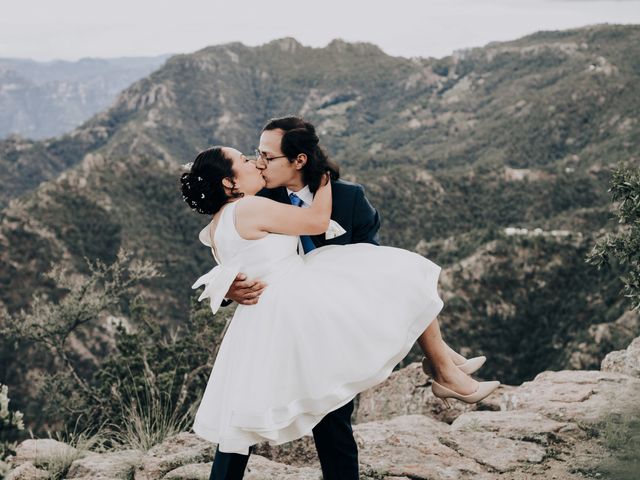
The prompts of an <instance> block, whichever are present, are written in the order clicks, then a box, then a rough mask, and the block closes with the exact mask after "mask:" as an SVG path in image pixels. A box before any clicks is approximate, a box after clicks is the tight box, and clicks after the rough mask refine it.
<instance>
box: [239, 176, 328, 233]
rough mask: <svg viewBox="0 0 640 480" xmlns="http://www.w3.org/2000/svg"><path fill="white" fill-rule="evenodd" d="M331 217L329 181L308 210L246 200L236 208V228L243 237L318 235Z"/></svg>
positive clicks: (261, 198)
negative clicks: (267, 233)
mask: <svg viewBox="0 0 640 480" xmlns="http://www.w3.org/2000/svg"><path fill="white" fill-rule="evenodd" d="M330 218H331V182H330V181H328V182H327V183H326V184H325V185H321V186H320V187H319V188H318V190H317V191H316V193H315V195H314V197H313V202H311V206H310V207H309V208H300V207H296V206H293V205H287V204H284V203H280V202H276V201H274V200H270V199H268V198H263V197H256V196H251V197H246V198H244V199H243V200H242V201H241V202H240V203H238V206H237V207H236V229H237V230H238V232H239V233H240V234H241V236H243V237H244V238H252V237H253V238H255V237H256V236H262V235H263V234H264V233H265V232H271V233H283V234H286V235H319V234H321V233H324V232H326V231H327V228H328V227H329V220H330Z"/></svg>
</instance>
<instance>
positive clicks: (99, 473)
mask: <svg viewBox="0 0 640 480" xmlns="http://www.w3.org/2000/svg"><path fill="white" fill-rule="evenodd" d="M142 459H143V453H142V452H140V451H139V450H122V451H119V452H107V453H89V454H87V455H85V456H84V457H82V458H79V459H78V460H75V461H74V462H73V463H72V464H71V467H70V468H69V471H68V472H67V476H66V478H68V479H74V480H80V479H83V480H84V479H87V480H88V479H98V478H103V479H113V480H115V479H123V480H128V479H130V478H132V477H133V475H134V473H135V470H136V468H137V467H138V466H139V465H141V464H142Z"/></svg>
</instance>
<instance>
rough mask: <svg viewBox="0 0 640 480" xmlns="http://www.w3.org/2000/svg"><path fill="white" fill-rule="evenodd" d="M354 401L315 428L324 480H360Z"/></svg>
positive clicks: (314, 437)
mask: <svg viewBox="0 0 640 480" xmlns="http://www.w3.org/2000/svg"><path fill="white" fill-rule="evenodd" d="M352 413H353V400H351V401H350V402H349V403H347V404H345V405H343V406H342V407H340V408H338V409H337V410H334V411H333V412H330V413H328V414H327V415H326V416H325V417H324V418H323V419H322V420H321V421H320V423H318V424H317V425H316V426H315V427H314V428H313V439H314V440H315V442H316V450H317V451H318V458H319V459H320V465H321V467H322V477H323V479H324V480H358V446H357V444H356V441H355V439H354V438H353V430H352V428H351V414H352Z"/></svg>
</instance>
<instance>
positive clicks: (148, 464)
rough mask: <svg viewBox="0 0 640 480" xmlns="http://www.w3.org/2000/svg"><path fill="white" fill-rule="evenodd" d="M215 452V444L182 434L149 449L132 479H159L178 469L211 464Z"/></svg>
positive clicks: (192, 435)
mask: <svg viewBox="0 0 640 480" xmlns="http://www.w3.org/2000/svg"><path fill="white" fill-rule="evenodd" d="M215 452H216V444H215V443H211V442H208V441H206V440H204V439H202V438H201V437H198V436H197V435H195V434H193V433H189V432H182V433H179V434H177V435H174V436H172V437H169V438H167V439H166V440H165V441H164V442H162V443H161V444H159V445H156V446H155V447H153V448H152V449H150V450H149V451H148V452H147V453H146V455H145V456H144V458H143V459H142V463H141V465H140V467H139V468H137V469H136V471H135V476H134V479H135V480H152V479H160V478H162V477H163V476H164V475H165V474H166V473H167V472H170V471H171V470H175V469H176V468H178V467H182V466H184V465H189V464H193V463H206V462H211V461H213V457H214V455H215Z"/></svg>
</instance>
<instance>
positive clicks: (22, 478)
mask: <svg viewBox="0 0 640 480" xmlns="http://www.w3.org/2000/svg"><path fill="white" fill-rule="evenodd" d="M49 478H51V475H50V474H49V472H47V471H46V470H41V469H39V468H37V467H36V466H35V465H34V464H33V463H31V462H24V463H22V464H20V465H18V466H17V467H16V468H14V469H13V470H11V471H10V472H9V473H8V474H7V476H6V477H5V480H47V479H49Z"/></svg>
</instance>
